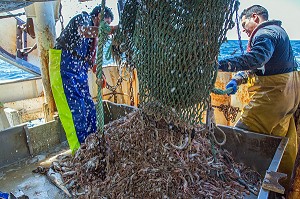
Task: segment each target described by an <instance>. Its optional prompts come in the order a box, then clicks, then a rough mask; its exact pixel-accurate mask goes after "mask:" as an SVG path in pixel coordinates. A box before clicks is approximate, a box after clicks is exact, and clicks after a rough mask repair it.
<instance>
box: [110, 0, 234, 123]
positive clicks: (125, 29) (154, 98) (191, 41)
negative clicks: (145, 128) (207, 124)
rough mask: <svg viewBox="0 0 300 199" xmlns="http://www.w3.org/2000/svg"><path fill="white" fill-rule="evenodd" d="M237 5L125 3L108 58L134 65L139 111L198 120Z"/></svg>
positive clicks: (200, 0) (229, 0) (186, 0)
mask: <svg viewBox="0 0 300 199" xmlns="http://www.w3.org/2000/svg"><path fill="white" fill-rule="evenodd" d="M238 4H239V2H238V1H235V0H128V1H127V2H126V4H125V7H124V10H123V13H122V18H121V22H120V24H121V25H120V27H119V30H118V32H117V34H116V35H115V37H114V41H113V47H112V49H113V56H114V58H115V59H116V60H117V62H118V63H119V64H121V62H125V63H126V65H127V67H129V68H134V67H135V68H137V71H138V79H139V101H140V107H141V108H142V109H143V111H144V112H145V113H147V114H148V115H153V116H155V117H156V119H157V120H159V119H161V118H162V119H165V120H166V121H167V122H173V123H180V122H184V123H189V124H199V123H201V121H202V119H203V113H204V111H205V110H206V108H207V105H208V100H209V97H210V93H211V91H212V89H213V88H214V83H215V81H216V75H217V64H216V63H217V56H218V54H219V49H220V46H221V44H222V43H223V42H224V40H225V39H226V37H225V35H226V32H227V30H228V29H230V28H232V27H233V25H234V22H233V21H232V16H233V13H234V12H235V11H236V10H237V8H238ZM124 54H125V61H124ZM122 55H123V57H122ZM122 60H123V61H122Z"/></svg>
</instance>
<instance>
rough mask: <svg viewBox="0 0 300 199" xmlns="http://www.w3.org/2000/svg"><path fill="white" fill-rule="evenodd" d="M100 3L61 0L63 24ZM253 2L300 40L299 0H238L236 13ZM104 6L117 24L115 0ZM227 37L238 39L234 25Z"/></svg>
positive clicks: (243, 37) (292, 37)
mask: <svg viewBox="0 0 300 199" xmlns="http://www.w3.org/2000/svg"><path fill="white" fill-rule="evenodd" d="M100 3H101V0H92V1H86V2H81V3H80V2H78V1H77V0H62V5H63V9H62V12H63V15H64V16H65V25H66V23H67V22H68V21H69V20H70V19H71V18H72V17H73V16H74V15H76V14H79V13H80V12H81V11H82V10H85V11H87V12H91V10H92V8H93V7H94V6H95V5H96V4H100ZM255 4H259V5H261V6H264V7H265V8H266V9H267V10H268V11H269V19H277V20H281V21H282V27H283V28H284V29H285V30H286V31H287V33H288V35H289V37H290V39H291V40H300V25H299V21H298V20H299V19H300V0H240V7H239V11H238V13H239V14H240V13H241V12H242V11H243V10H244V9H245V8H247V7H250V6H251V5H255ZM106 6H107V7H109V8H111V9H112V11H113V12H114V15H115V19H114V21H113V22H112V25H116V24H118V20H119V19H118V11H117V0H106ZM59 26H60V25H59ZM59 26H58V25H57V29H58V31H59V30H60V28H59ZM240 29H241V27H240ZM241 30H242V29H241ZM241 36H242V39H243V40H247V39H248V37H247V35H246V34H245V33H241ZM227 38H228V40H237V39H238V34H237V28H236V26H235V27H234V28H233V29H232V30H229V31H228V33H227Z"/></svg>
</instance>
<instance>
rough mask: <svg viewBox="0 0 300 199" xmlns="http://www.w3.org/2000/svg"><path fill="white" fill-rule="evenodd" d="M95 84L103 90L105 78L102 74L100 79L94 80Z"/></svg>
mask: <svg viewBox="0 0 300 199" xmlns="http://www.w3.org/2000/svg"><path fill="white" fill-rule="evenodd" d="M96 84H97V85H98V86H101V87H102V89H103V88H106V77H105V75H104V74H102V78H101V79H97V80H96Z"/></svg>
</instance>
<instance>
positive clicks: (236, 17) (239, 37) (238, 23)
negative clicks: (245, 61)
mask: <svg viewBox="0 0 300 199" xmlns="http://www.w3.org/2000/svg"><path fill="white" fill-rule="evenodd" d="M239 5H240V2H239V1H236V3H235V6H236V7H238V6H239ZM235 23H236V30H237V35H238V40H239V46H240V50H241V53H242V55H243V54H244V48H243V44H242V39H241V30H240V22H239V14H238V8H237V9H236V11H235Z"/></svg>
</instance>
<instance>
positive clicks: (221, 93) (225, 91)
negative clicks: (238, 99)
mask: <svg viewBox="0 0 300 199" xmlns="http://www.w3.org/2000/svg"><path fill="white" fill-rule="evenodd" d="M232 91H233V88H228V89H225V90H222V89H219V88H213V89H212V90H211V92H212V93H214V94H216V95H226V94H229V93H231V92H232Z"/></svg>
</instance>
